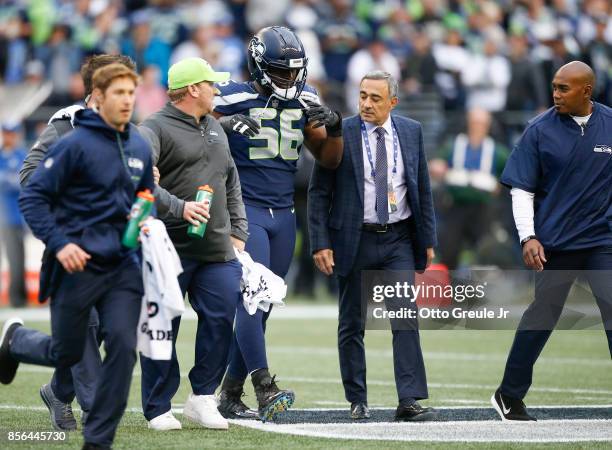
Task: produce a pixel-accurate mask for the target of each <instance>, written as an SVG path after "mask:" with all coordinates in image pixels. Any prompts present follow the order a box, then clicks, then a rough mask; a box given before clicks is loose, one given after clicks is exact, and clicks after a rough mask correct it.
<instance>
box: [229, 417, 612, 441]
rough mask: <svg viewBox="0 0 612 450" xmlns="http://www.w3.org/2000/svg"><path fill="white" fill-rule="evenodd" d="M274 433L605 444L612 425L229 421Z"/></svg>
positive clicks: (567, 422) (585, 422) (582, 422)
mask: <svg viewBox="0 0 612 450" xmlns="http://www.w3.org/2000/svg"><path fill="white" fill-rule="evenodd" d="M232 423H236V424H239V425H242V426H246V427H249V428H253V429H256V430H261V431H268V432H273V433H283V434H293V435H300V436H309V437H325V438H336V439H359V440H391V441H421V442H532V443H536V442H595V441H599V442H602V441H603V442H607V441H612V421H604V420H547V421H541V422H533V423H529V424H524V423H521V424H514V423H512V424H507V423H503V422H500V421H455V422H423V423H397V422H380V423H359V424H352V423H342V424H273V423H271V424H264V423H261V422H256V421H232Z"/></svg>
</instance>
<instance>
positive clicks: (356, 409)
mask: <svg viewBox="0 0 612 450" xmlns="http://www.w3.org/2000/svg"><path fill="white" fill-rule="evenodd" d="M369 418H370V408H368V404H367V403H364V402H355V403H351V419H353V420H364V419H369Z"/></svg>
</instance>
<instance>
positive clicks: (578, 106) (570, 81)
mask: <svg viewBox="0 0 612 450" xmlns="http://www.w3.org/2000/svg"><path fill="white" fill-rule="evenodd" d="M594 86H595V74H594V73H593V69H591V68H590V67H589V66H588V65H587V64H585V63H583V62H581V61H572V62H569V63H567V64H565V65H564V66H562V67H561V68H560V69H559V70H557V73H556V74H555V78H554V79H553V81H552V88H553V102H554V104H555V109H556V110H557V112H558V113H559V114H571V115H573V116H586V115H588V114H590V113H591V108H592V105H591V94H592V93H593V87H594Z"/></svg>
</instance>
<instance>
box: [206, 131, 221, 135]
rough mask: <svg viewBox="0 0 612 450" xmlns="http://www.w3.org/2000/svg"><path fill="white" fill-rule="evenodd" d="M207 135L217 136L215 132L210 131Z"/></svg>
mask: <svg viewBox="0 0 612 450" xmlns="http://www.w3.org/2000/svg"><path fill="white" fill-rule="evenodd" d="M208 134H210V135H211V136H219V133H217V132H216V131H215V130H210V131H209V132H208Z"/></svg>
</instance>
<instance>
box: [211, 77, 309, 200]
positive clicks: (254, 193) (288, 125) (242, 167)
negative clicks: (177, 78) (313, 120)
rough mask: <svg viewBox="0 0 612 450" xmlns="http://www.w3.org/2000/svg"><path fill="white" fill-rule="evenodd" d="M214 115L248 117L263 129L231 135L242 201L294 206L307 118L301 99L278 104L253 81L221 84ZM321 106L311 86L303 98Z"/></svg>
mask: <svg viewBox="0 0 612 450" xmlns="http://www.w3.org/2000/svg"><path fill="white" fill-rule="evenodd" d="M217 88H218V89H219V91H221V94H220V95H218V96H216V97H215V103H214V107H215V112H218V113H219V114H223V115H224V116H231V115H233V114H244V115H245V116H250V117H252V118H253V119H255V120H257V121H258V122H259V124H260V125H261V129H260V130H259V134H258V135H257V136H254V137H252V138H249V137H246V136H243V135H241V134H239V133H237V132H234V133H229V135H228V136H227V138H228V140H229V145H230V149H231V151H232V156H233V158H234V161H235V163H236V167H237V168H238V173H239V175H240V184H241V186H242V198H243V200H244V203H245V204H247V205H253V206H259V207H264V208H288V207H290V206H293V191H294V182H295V172H296V171H297V160H298V157H299V155H300V150H301V148H302V143H303V142H304V127H305V126H306V119H307V118H306V115H305V114H304V111H303V110H302V108H303V107H304V106H303V105H302V103H301V102H300V101H299V100H297V99H296V100H280V99H278V98H276V97H272V98H270V97H268V96H266V95H263V94H260V93H258V92H257V90H256V89H255V86H254V85H253V83H252V82H236V81H233V80H230V81H227V82H223V83H217ZM300 97H301V98H303V99H308V100H312V101H314V102H316V103H320V101H319V98H318V96H317V93H316V90H315V89H314V88H312V87H310V86H308V85H306V87H305V88H304V91H303V92H302V94H301V95H300Z"/></svg>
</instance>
